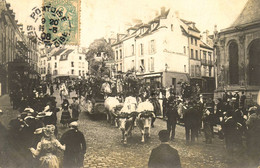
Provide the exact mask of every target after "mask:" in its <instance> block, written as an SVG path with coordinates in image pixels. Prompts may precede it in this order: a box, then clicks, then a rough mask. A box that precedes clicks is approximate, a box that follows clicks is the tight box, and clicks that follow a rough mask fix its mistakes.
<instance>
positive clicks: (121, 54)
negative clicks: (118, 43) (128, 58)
mask: <svg viewBox="0 0 260 168" xmlns="http://www.w3.org/2000/svg"><path fill="white" fill-rule="evenodd" d="M119 52H120V58H122V50H121V49H120V50H119Z"/></svg>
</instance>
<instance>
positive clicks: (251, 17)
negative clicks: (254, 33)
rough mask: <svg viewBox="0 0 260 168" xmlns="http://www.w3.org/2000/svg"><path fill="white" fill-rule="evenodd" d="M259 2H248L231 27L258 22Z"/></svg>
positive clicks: (259, 18) (252, 0)
mask: <svg viewBox="0 0 260 168" xmlns="http://www.w3.org/2000/svg"><path fill="white" fill-rule="evenodd" d="M259 7H260V1H259V0H248V1H247V3H246V5H245V7H244V9H243V10H242V12H241V13H240V15H239V16H238V17H237V19H236V20H235V22H234V23H233V24H232V25H231V27H236V26H239V25H243V24H248V23H253V22H257V21H260V8H259Z"/></svg>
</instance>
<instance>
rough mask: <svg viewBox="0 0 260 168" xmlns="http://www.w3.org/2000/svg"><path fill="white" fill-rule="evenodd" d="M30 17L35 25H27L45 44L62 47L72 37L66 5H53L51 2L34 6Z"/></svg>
mask: <svg viewBox="0 0 260 168" xmlns="http://www.w3.org/2000/svg"><path fill="white" fill-rule="evenodd" d="M30 18H31V19H33V22H34V25H31V26H29V27H27V30H28V31H33V33H34V35H35V36H36V37H37V38H38V40H39V41H41V42H42V43H43V44H44V45H45V46H49V47H51V46H55V47H60V46H61V45H65V44H66V43H67V42H68V41H69V39H70V32H71V22H70V18H69V16H66V8H65V7H64V6H52V5H51V3H49V4H46V5H43V6H42V7H41V8H39V7H34V8H33V9H32V13H31V14H30Z"/></svg>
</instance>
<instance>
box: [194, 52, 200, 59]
mask: <svg viewBox="0 0 260 168" xmlns="http://www.w3.org/2000/svg"><path fill="white" fill-rule="evenodd" d="M195 53H196V59H199V55H198V50H196V51H195Z"/></svg>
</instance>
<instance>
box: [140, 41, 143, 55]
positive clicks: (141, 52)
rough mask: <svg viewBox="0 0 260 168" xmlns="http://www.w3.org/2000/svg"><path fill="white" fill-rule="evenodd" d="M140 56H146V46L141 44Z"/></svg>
mask: <svg viewBox="0 0 260 168" xmlns="http://www.w3.org/2000/svg"><path fill="white" fill-rule="evenodd" d="M140 54H141V55H144V45H143V44H140Z"/></svg>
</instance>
